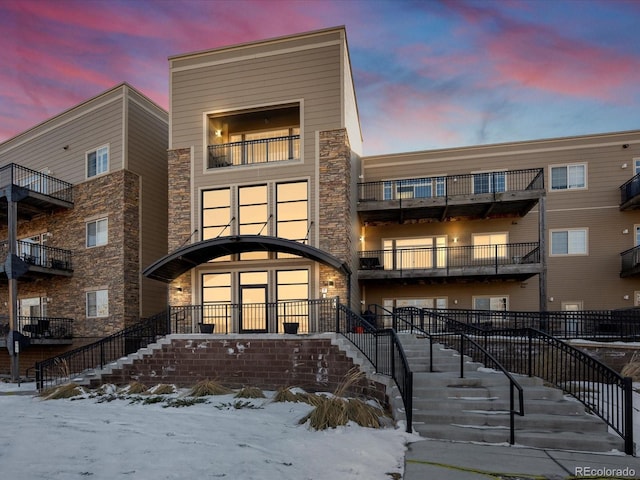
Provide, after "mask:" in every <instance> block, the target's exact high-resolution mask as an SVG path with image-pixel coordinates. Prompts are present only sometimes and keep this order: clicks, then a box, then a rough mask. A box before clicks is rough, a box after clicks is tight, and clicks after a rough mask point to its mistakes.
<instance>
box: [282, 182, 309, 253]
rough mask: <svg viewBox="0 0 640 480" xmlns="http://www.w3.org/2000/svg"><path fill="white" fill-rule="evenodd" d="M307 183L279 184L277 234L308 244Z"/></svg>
mask: <svg viewBox="0 0 640 480" xmlns="http://www.w3.org/2000/svg"><path fill="white" fill-rule="evenodd" d="M307 197H308V194H307V182H306V181H305V182H292V183H279V184H278V185H277V186H276V202H277V206H276V221H277V223H276V230H277V232H276V234H277V236H278V237H282V238H286V239H288V240H295V241H297V242H306V240H307V230H308V216H309V214H308V201H307Z"/></svg>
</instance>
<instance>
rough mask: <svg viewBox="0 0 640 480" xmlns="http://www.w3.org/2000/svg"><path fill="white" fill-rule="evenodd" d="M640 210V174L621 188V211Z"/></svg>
mask: <svg viewBox="0 0 640 480" xmlns="http://www.w3.org/2000/svg"><path fill="white" fill-rule="evenodd" d="M638 208H640V173H639V174H638V175H636V176H634V177H633V178H632V179H631V180H628V181H626V182H625V183H624V184H622V185H621V186H620V210H636V209H638Z"/></svg>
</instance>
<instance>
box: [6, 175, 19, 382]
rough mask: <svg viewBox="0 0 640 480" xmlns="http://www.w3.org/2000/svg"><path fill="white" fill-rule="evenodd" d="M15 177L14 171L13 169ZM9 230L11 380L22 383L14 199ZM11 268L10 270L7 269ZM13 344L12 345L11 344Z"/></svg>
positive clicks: (8, 206) (8, 211) (9, 207)
mask: <svg viewBox="0 0 640 480" xmlns="http://www.w3.org/2000/svg"><path fill="white" fill-rule="evenodd" d="M12 176H13V169H12ZM7 214H8V215H7V217H8V218H7V228H8V230H9V231H8V234H9V238H8V241H9V245H8V247H9V248H8V253H7V259H6V266H5V271H6V272H7V274H8V275H7V278H8V283H9V305H8V308H9V337H8V341H7V347H8V348H7V350H8V351H9V355H11V380H12V381H14V382H19V381H20V359H19V353H20V352H19V350H20V348H19V343H20V342H19V341H18V336H17V335H16V333H18V276H19V275H18V272H15V271H14V268H13V266H14V265H13V264H14V258H15V257H16V243H17V233H16V229H17V223H18V204H17V202H15V201H14V200H13V199H11V198H9V199H8V201H7ZM7 267H9V268H7ZM10 342H11V345H9V343H10Z"/></svg>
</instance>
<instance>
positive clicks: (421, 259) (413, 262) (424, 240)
mask: <svg viewBox="0 0 640 480" xmlns="http://www.w3.org/2000/svg"><path fill="white" fill-rule="evenodd" d="M446 244H447V238H446V237H445V236H438V237H419V238H398V239H389V240H384V241H383V248H384V260H383V261H384V268H385V270H405V269H413V268H445V267H446V266H447V251H446V248H445V247H446Z"/></svg>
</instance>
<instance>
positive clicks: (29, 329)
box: [0, 316, 73, 346]
mask: <svg viewBox="0 0 640 480" xmlns="http://www.w3.org/2000/svg"><path fill="white" fill-rule="evenodd" d="M16 321H17V326H16V327H17V328H16V330H17V331H18V332H20V333H22V334H23V335H24V336H25V337H27V338H28V339H29V341H30V343H31V344H32V345H34V344H35V345H61V344H62V345H67V344H71V343H72V339H73V320H72V319H70V318H56V317H27V316H18V317H17V318H16ZM8 333H9V319H8V317H6V316H0V346H6V345H5V342H6V337H7V334H8Z"/></svg>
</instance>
